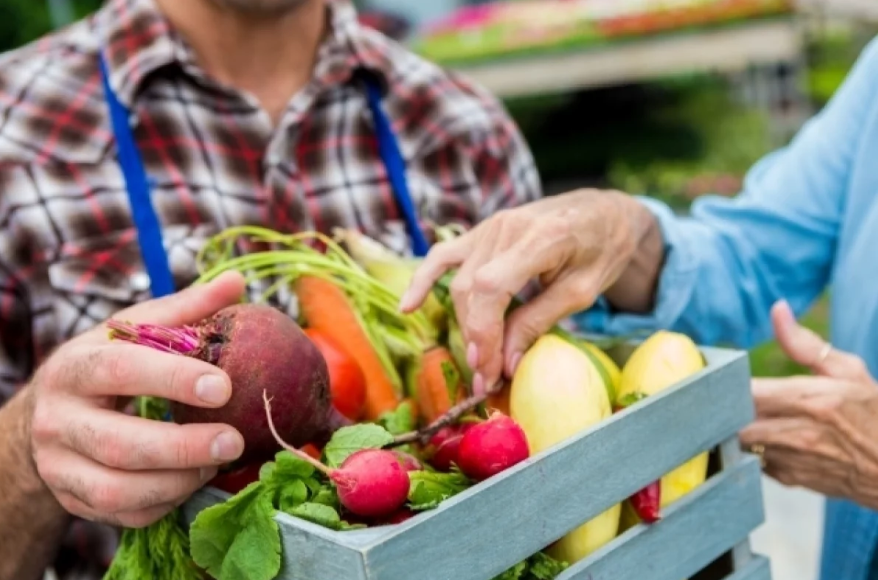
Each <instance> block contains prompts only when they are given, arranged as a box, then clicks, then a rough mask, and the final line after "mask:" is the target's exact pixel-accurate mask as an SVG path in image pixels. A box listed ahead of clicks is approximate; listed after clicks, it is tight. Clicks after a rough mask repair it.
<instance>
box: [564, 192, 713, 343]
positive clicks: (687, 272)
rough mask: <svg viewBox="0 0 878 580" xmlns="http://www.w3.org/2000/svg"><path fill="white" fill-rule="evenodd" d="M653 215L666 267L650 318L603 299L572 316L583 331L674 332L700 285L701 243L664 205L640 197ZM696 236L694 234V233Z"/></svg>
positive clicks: (663, 270)
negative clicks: (660, 238) (699, 250)
mask: <svg viewBox="0 0 878 580" xmlns="http://www.w3.org/2000/svg"><path fill="white" fill-rule="evenodd" d="M636 199H637V200H638V201H639V202H641V203H642V204H643V205H644V206H645V207H646V208H647V209H648V210H649V211H650V212H651V213H652V214H653V216H655V218H656V221H657V222H658V225H659V230H660V231H661V235H662V240H663V241H664V250H665V264H664V267H663V269H662V272H661V274H660V276H659V280H658V287H657V289H656V303H655V308H654V309H653V311H652V312H649V313H647V314H626V313H622V312H617V311H615V310H613V308H612V307H611V306H610V305H609V303H608V302H607V300H606V298H605V297H603V296H601V297H599V298H598V300H597V302H596V303H595V305H594V306H593V307H591V308H590V309H588V310H585V311H583V312H580V313H578V314H574V315H573V316H572V319H573V322H574V323H575V324H576V325H577V326H578V327H579V328H580V329H582V330H584V331H586V332H590V333H597V334H602V335H608V336H619V335H627V334H632V333H636V332H638V331H640V332H654V331H656V330H659V329H665V330H671V329H673V327H674V326H675V324H676V323H677V321H678V320H679V319H680V317H681V316H682V314H683V312H684V311H685V309H686V306H687V304H689V302H690V299H691V297H692V293H693V291H694V289H695V283H696V276H697V271H696V266H697V262H698V256H697V255H696V248H697V247H698V243H697V241H696V240H693V239H691V237H692V235H689V232H687V228H686V227H685V224H683V223H681V220H682V219H684V218H680V217H679V216H676V215H674V213H673V211H672V210H671V209H670V208H669V207H668V206H667V205H665V204H664V203H662V202H660V201H658V200H656V199H652V198H649V197H645V196H636ZM693 233H694V232H693Z"/></svg>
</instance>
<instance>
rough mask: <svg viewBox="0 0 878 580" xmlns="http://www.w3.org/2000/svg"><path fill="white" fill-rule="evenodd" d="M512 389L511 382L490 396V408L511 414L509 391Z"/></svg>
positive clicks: (488, 404)
mask: <svg viewBox="0 0 878 580" xmlns="http://www.w3.org/2000/svg"><path fill="white" fill-rule="evenodd" d="M511 391H512V385H511V383H506V384H504V385H503V389H502V390H501V391H500V392H499V393H497V394H494V395H490V396H489V397H488V401H487V406H488V409H494V410H496V411H500V412H501V413H503V414H504V415H509V393H510V392H511Z"/></svg>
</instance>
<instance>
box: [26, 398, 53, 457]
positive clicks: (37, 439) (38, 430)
mask: <svg viewBox="0 0 878 580" xmlns="http://www.w3.org/2000/svg"><path fill="white" fill-rule="evenodd" d="M58 425H59V421H58V420H57V419H56V417H55V413H54V411H53V406H52V405H51V404H50V403H47V402H46V401H45V400H43V398H42V397H39V398H37V400H36V402H35V404H34V409H33V414H32V415H31V422H30V436H31V441H32V444H33V445H34V447H35V448H38V447H39V446H41V445H45V444H47V443H50V442H52V441H54V440H56V439H58V436H59V434H60V429H59V428H58Z"/></svg>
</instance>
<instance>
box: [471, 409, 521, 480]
mask: <svg viewBox="0 0 878 580" xmlns="http://www.w3.org/2000/svg"><path fill="white" fill-rule="evenodd" d="M529 456H530V450H529V448H528V443H527V436H526V435H525V433H524V429H522V428H521V426H520V425H519V424H518V423H516V422H515V421H513V420H512V419H511V418H510V417H508V416H506V415H504V414H502V413H497V412H495V413H494V414H492V415H491V417H490V418H489V419H488V420H487V421H484V422H483V423H478V424H476V425H473V426H472V427H470V428H469V429H467V430H466V433H464V434H463V438H462V439H461V441H460V449H459V450H458V454H457V459H458V461H457V465H458V467H459V468H460V470H461V471H462V472H463V473H464V475H466V476H467V477H469V478H470V479H472V480H474V481H484V480H486V479H488V478H489V477H492V476H494V475H496V474H498V473H500V472H501V471H505V470H506V469H509V468H510V467H512V466H513V465H515V464H517V463H520V462H522V461H524V460H525V459H527V458H528V457H529Z"/></svg>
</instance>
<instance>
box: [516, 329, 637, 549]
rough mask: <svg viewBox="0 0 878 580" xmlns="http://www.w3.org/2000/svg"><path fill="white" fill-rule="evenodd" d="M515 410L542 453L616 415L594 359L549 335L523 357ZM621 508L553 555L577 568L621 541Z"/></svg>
mask: <svg viewBox="0 0 878 580" xmlns="http://www.w3.org/2000/svg"><path fill="white" fill-rule="evenodd" d="M509 411H510V414H511V416H512V418H513V419H514V420H515V421H516V422H518V424H520V425H521V427H522V429H524V432H525V434H526V435H527V439H528V444H529V446H530V450H531V454H537V453H539V452H541V451H543V450H545V449H546V448H548V447H551V446H553V445H555V444H557V443H560V442H562V441H564V440H566V439H568V438H570V437H572V436H574V435H576V434H577V433H579V432H581V431H582V430H584V429H587V428H588V427H590V426H592V425H594V424H595V423H599V422H600V421H603V420H605V419H606V418H608V417H609V416H610V415H611V414H612V408H611V405H610V399H609V397H608V396H607V391H606V387H605V386H604V384H603V381H602V379H601V375H600V373H599V372H598V370H597V368H596V367H595V366H594V364H593V363H592V362H591V359H589V357H588V356H587V355H586V354H585V353H583V352H582V351H581V350H579V348H577V347H576V346H574V345H572V344H570V343H569V342H567V341H565V340H564V339H562V338H559V337H557V336H554V335H550V334H549V335H545V336H543V337H541V338H540V339H538V340H537V341H536V342H535V343H534V345H533V346H532V347H531V348H530V349H529V350H528V351H527V353H526V354H525V355H524V356H523V357H522V359H521V363H520V364H519V366H518V369H517V370H516V372H515V376H514V377H513V379H512V386H511V392H510V395H509ZM620 510H621V504H620V505H616V506H613V507H612V508H610V509H608V510H607V511H606V512H604V513H603V514H600V515H598V516H597V517H595V518H594V519H593V520H591V521H589V522H587V523H586V524H584V525H582V526H581V527H579V528H577V529H575V530H573V531H572V532H570V533H569V534H567V535H566V536H564V537H563V538H562V539H560V540H559V541H558V542H556V543H555V544H553V545H552V546H551V547H550V548H549V549H548V550H547V551H548V552H549V554H550V555H552V556H553V557H554V558H557V559H558V560H561V561H564V562H568V563H571V564H572V563H574V562H577V561H579V560H581V559H582V558H584V557H586V556H588V555H589V554H591V553H592V552H594V551H595V550H596V549H598V548H600V547H601V546H603V545H604V544H606V543H607V542H609V541H611V540H612V539H613V538H615V537H616V535H617V533H618V529H619V513H620Z"/></svg>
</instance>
